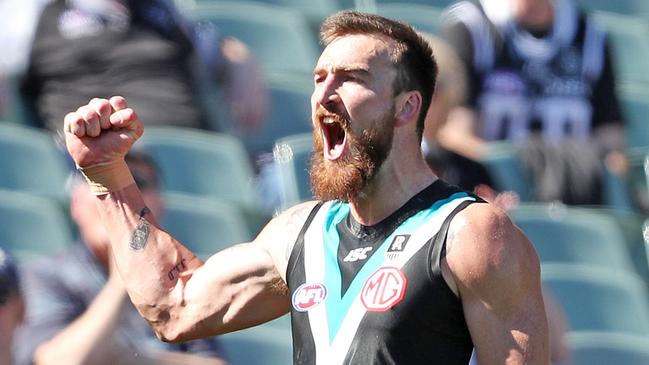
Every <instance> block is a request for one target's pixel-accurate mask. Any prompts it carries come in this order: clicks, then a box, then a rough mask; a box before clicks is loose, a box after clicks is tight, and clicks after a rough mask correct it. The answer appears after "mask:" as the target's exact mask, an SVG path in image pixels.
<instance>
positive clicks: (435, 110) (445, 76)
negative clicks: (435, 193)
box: [422, 34, 518, 210]
mask: <svg viewBox="0 0 649 365" xmlns="http://www.w3.org/2000/svg"><path fill="white" fill-rule="evenodd" d="M424 36H425V37H426V39H427V40H428V41H429V42H430V44H431V46H432V47H433V52H434V54H435V59H436V60H437V64H438V66H439V72H438V75H437V83H436V86H435V93H434V94H433V98H432V100H431V103H430V107H429V109H428V113H427V114H426V121H425V127H424V137H423V140H422V151H423V153H424V157H425V158H426V162H427V163H428V165H429V166H430V167H431V169H432V170H433V171H434V172H435V174H436V175H437V176H439V177H440V178H442V179H443V180H445V181H447V182H449V183H451V184H454V185H458V186H460V187H461V188H462V189H465V190H467V191H472V192H474V193H475V194H477V195H479V196H480V197H482V198H483V199H485V200H487V201H489V202H492V203H495V204H497V205H498V206H500V207H501V208H502V209H503V210H509V209H512V208H514V207H515V206H516V205H517V204H518V195H517V194H516V193H514V192H503V193H500V194H498V192H497V191H496V190H495V189H494V183H493V180H492V178H491V176H490V175H489V171H488V170H487V168H486V167H485V166H484V165H482V164H481V163H480V162H478V161H476V160H474V159H472V156H471V155H470V154H468V153H465V151H463V150H455V151H454V150H451V149H449V148H447V145H446V139H445V135H446V134H448V133H452V131H448V128H449V127H448V125H447V123H446V122H447V120H448V118H449V114H450V113H451V112H452V111H453V110H454V108H455V107H457V106H459V105H461V104H462V103H463V101H464V99H465V97H466V88H467V86H466V84H467V80H466V73H465V72H464V69H463V66H462V61H460V59H459V57H458V56H457V54H456V53H455V51H454V50H453V48H451V47H450V46H449V45H448V44H447V43H446V42H444V41H443V40H442V39H440V38H438V37H436V36H433V35H430V34H424ZM451 147H453V146H451Z"/></svg>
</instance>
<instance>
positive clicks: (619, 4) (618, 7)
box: [578, 0, 649, 15]
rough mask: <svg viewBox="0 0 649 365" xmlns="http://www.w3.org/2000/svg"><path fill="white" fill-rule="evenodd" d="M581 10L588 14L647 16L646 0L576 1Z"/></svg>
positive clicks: (648, 7) (648, 4) (648, 6)
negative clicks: (597, 12)
mask: <svg viewBox="0 0 649 365" xmlns="http://www.w3.org/2000/svg"><path fill="white" fill-rule="evenodd" d="M578 3H579V5H580V6H581V7H582V9H584V10H586V11H590V12H595V11H606V12H611V13H619V14H626V15H647V14H649V2H647V1H646V0H578Z"/></svg>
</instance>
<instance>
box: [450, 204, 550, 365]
mask: <svg viewBox="0 0 649 365" xmlns="http://www.w3.org/2000/svg"><path fill="white" fill-rule="evenodd" d="M458 218H459V219H458V221H457V222H456V223H454V224H453V225H452V231H453V234H452V235H451V237H452V241H453V242H452V244H451V245H450V247H451V248H450V250H449V252H448V254H447V263H448V266H449V268H450V271H451V272H452V273H453V277H454V279H455V281H456V285H457V289H458V292H459V296H460V298H461V300H462V306H463V309H464V314H465V318H466V321H467V325H468V327H469V330H470V332H471V337H472V339H473V342H474V346H475V349H476V353H477V356H478V361H479V363H480V364H503V363H507V364H547V363H548V361H549V360H548V358H549V354H548V329H547V320H546V315H545V310H544V306H543V298H542V294H541V283H540V267H539V261H538V257H537V255H536V253H535V252H534V249H533V248H532V246H531V244H530V242H529V240H527V238H526V237H525V236H524V235H523V234H522V233H521V232H520V230H518V229H517V228H516V227H515V226H514V225H513V224H512V223H511V222H510V221H509V219H508V218H507V217H506V216H505V215H504V213H501V212H497V211H494V210H493V208H491V207H489V206H488V205H486V204H475V205H474V206H471V207H469V208H467V209H466V210H465V212H463V213H462V214H461V215H458Z"/></svg>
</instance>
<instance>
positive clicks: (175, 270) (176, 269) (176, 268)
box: [167, 259, 187, 281]
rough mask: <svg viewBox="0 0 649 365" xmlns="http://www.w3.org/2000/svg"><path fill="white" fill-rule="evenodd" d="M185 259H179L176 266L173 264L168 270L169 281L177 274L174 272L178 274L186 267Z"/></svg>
mask: <svg viewBox="0 0 649 365" xmlns="http://www.w3.org/2000/svg"><path fill="white" fill-rule="evenodd" d="M186 262H187V260H185V259H181V260H180V263H179V264H178V265H176V266H174V267H173V268H172V269H171V270H169V272H168V273H167V278H169V280H170V281H173V280H174V279H175V278H176V277H177V276H176V274H180V273H181V272H182V271H183V270H185V269H186V268H187V264H186Z"/></svg>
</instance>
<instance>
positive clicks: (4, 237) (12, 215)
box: [0, 190, 73, 262]
mask: <svg viewBox="0 0 649 365" xmlns="http://www.w3.org/2000/svg"><path fill="white" fill-rule="evenodd" d="M72 240H73V234H72V231H71V226H70V221H69V220H68V219H67V215H66V212H65V211H64V210H63V208H62V207H61V205H60V204H59V203H58V202H57V201H55V200H53V199H50V198H46V197H41V196H37V195H33V194H27V193H24V192H18V191H9V190H0V245H1V246H2V247H3V248H4V249H6V250H7V251H9V252H11V254H12V255H14V256H15V257H16V259H17V260H18V261H19V262H24V261H27V260H30V259H35V258H38V257H42V256H46V255H51V254H54V253H56V252H58V251H59V250H62V249H64V248H66V247H68V245H70V243H71V242H72Z"/></svg>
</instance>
